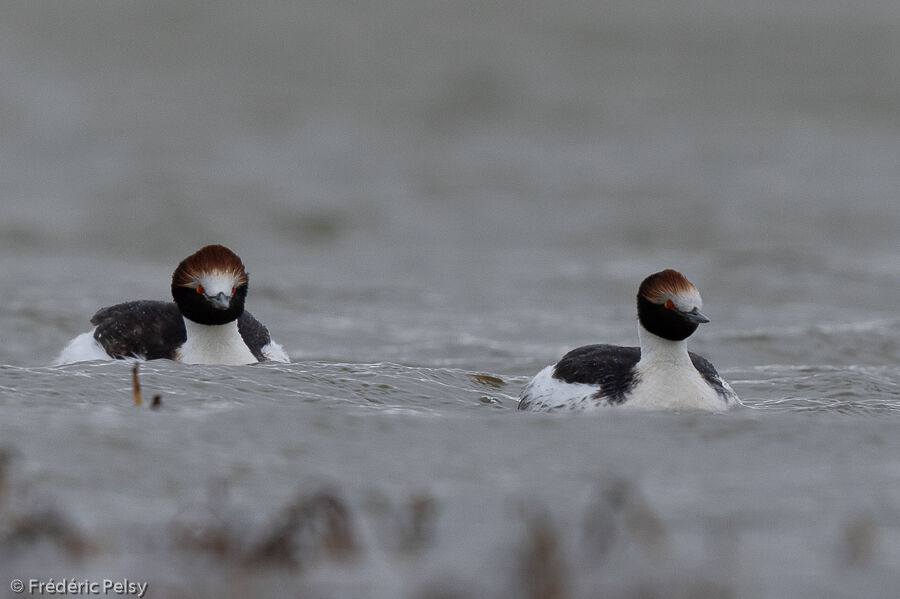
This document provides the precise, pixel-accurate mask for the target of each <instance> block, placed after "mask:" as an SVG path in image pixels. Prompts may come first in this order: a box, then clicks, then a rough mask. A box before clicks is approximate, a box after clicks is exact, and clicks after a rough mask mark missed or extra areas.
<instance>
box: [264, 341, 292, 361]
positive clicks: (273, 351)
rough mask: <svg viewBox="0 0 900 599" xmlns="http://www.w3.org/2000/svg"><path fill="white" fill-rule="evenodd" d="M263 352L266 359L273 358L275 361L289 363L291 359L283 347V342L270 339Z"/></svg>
mask: <svg viewBox="0 0 900 599" xmlns="http://www.w3.org/2000/svg"><path fill="white" fill-rule="evenodd" d="M262 354H263V355H264V356H265V357H266V360H271V361H273V362H284V363H285V364H287V363H288V362H290V361H291V359H290V357H288V355H287V352H286V351H284V348H283V347H281V344H279V343H275V342H274V341H269V342H268V343H267V344H266V345H264V346H263V348H262Z"/></svg>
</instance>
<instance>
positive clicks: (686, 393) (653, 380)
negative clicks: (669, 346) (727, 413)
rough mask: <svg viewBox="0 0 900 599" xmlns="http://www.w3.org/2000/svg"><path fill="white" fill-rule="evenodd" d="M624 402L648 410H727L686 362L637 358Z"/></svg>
mask: <svg viewBox="0 0 900 599" xmlns="http://www.w3.org/2000/svg"><path fill="white" fill-rule="evenodd" d="M635 370H636V374H637V377H636V378H637V381H636V383H635V385H634V387H633V388H632V389H631V390H630V392H629V393H628V394H627V396H626V397H627V401H626V402H625V404H624V405H625V406H627V407H630V408H639V409H640V408H643V409H648V410H709V411H720V410H727V409H728V406H727V404H725V402H724V401H723V400H722V398H721V397H720V396H719V394H718V393H717V392H716V390H715V389H713V388H712V387H710V386H709V383H707V382H706V380H705V379H704V378H703V376H702V375H701V374H700V373H699V372H697V369H696V368H694V367H693V366H692V365H690V364H684V363H680V364H677V363H671V362H650V363H646V362H639V363H638V364H637V366H636V367H635Z"/></svg>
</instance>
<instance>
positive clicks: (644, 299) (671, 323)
mask: <svg viewBox="0 0 900 599" xmlns="http://www.w3.org/2000/svg"><path fill="white" fill-rule="evenodd" d="M702 307H703V300H702V299H701V298H700V292H699V291H697V288H696V287H694V285H693V284H692V283H691V282H690V281H688V280H687V278H685V276H684V275H683V274H681V273H680V272H678V271H677V270H672V269H666V270H663V271H660V272H657V273H654V274H652V275H650V276H649V277H647V278H646V279H644V281H643V282H642V283H641V287H640V289H638V294H637V309H638V320H639V321H640V322H641V325H643V327H644V328H645V329H647V330H648V331H649V332H651V333H653V334H654V335H656V336H658V337H662V338H663V339H668V340H669V341H682V340H684V339H687V338H688V337H690V336H691V334H692V333H693V332H694V331H696V330H697V326H698V325H700V324H701V323H704V322H709V319H708V318H707V317H706V316H704V315H703V314H702V313H701V312H700V309H701V308H702Z"/></svg>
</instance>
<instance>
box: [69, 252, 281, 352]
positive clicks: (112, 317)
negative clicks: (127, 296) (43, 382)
mask: <svg viewBox="0 0 900 599" xmlns="http://www.w3.org/2000/svg"><path fill="white" fill-rule="evenodd" d="M247 285H248V276H247V271H246V270H245V269H244V264H243V262H241V259H240V258H238V256H237V255H236V254H235V253H234V252H232V251H231V250H229V249H228V248H227V247H225V246H222V245H207V246H205V247H202V248H200V249H199V250H198V251H197V252H195V253H194V254H191V255H190V256H188V257H187V258H185V259H184V260H182V261H181V263H180V264H179V265H178V268H176V269H175V272H174V273H173V274H172V297H173V298H174V300H175V301H174V302H163V301H154V300H139V301H133V302H126V303H124V304H116V305H115V306H110V307H108V308H101V309H100V310H99V311H98V312H97V313H96V314H94V316H93V317H92V318H91V324H93V325H94V329H93V330H91V331H88V332H87V333H82V334H81V335H79V336H78V337H76V338H75V339H73V340H72V341H70V342H69V344H68V345H66V347H65V348H64V349H63V350H62V352H61V353H60V355H59V358H58V359H57V361H56V363H57V364H70V363H73V362H82V361H86V360H109V359H122V358H139V359H144V360H156V359H159V358H167V359H169V360H177V361H179V362H185V363H188V364H253V363H256V362H262V361H266V360H273V361H276V362H288V361H289V359H288V356H287V354H286V353H285V352H284V349H282V347H281V346H280V345H279V344H277V343H275V342H274V341H272V339H271V338H270V337H269V331H268V329H266V327H265V326H263V324H262V323H261V322H259V321H258V320H256V319H255V318H254V317H253V316H252V315H251V314H250V313H249V312H247V311H245V310H244V300H245V299H246V297H247Z"/></svg>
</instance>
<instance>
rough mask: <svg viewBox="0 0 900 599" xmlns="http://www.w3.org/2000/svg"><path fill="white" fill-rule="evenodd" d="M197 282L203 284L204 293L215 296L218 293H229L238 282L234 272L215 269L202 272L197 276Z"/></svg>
mask: <svg viewBox="0 0 900 599" xmlns="http://www.w3.org/2000/svg"><path fill="white" fill-rule="evenodd" d="M197 282H198V283H199V284H200V285H202V286H203V290H204V292H205V293H206V295H208V296H210V297H215V296H217V295H219V293H224V294H225V295H231V293H232V289H234V288H235V287H236V286H237V284H238V278H237V277H235V276H234V273H230V272H221V271H218V270H215V271H213V272H207V273H203V274H202V275H200V276H199V277H197Z"/></svg>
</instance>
